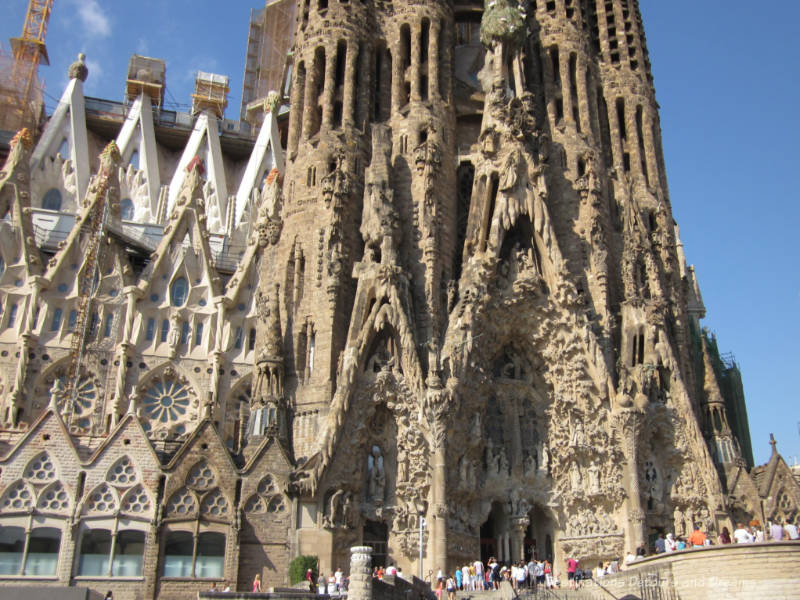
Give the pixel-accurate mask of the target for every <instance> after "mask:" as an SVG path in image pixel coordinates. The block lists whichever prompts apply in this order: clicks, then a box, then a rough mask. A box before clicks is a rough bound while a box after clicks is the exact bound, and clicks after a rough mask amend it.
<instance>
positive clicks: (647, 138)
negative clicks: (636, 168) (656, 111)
mask: <svg viewBox="0 0 800 600" xmlns="http://www.w3.org/2000/svg"><path fill="white" fill-rule="evenodd" d="M654 123H655V116H654V115H653V112H652V110H651V109H650V108H649V107H645V108H644V115H643V116H642V136H643V137H644V139H643V140H642V141H643V143H644V153H645V158H646V160H647V170H648V172H649V174H650V187H652V188H654V189H660V188H661V173H659V170H658V159H657V158H656V153H657V150H656V144H657V141H656V140H654V139H653V127H654Z"/></svg>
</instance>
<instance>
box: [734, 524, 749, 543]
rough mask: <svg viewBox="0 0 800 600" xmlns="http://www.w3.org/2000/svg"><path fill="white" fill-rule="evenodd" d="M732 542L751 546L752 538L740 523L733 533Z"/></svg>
mask: <svg viewBox="0 0 800 600" xmlns="http://www.w3.org/2000/svg"><path fill="white" fill-rule="evenodd" d="M733 541H734V542H735V543H737V544H752V543H753V536H752V535H751V534H750V532H749V531H747V529H746V528H745V526H744V525H743V524H742V523H737V524H736V529H735V530H734V531H733Z"/></svg>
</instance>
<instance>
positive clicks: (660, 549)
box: [656, 533, 667, 554]
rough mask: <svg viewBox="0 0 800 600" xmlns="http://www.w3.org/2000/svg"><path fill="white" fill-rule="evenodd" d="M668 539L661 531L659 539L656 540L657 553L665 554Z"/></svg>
mask: <svg viewBox="0 0 800 600" xmlns="http://www.w3.org/2000/svg"><path fill="white" fill-rule="evenodd" d="M666 544H667V542H666V540H665V539H664V534H663V533H659V534H658V539H657V540H656V554H663V553H664V552H666V548H667V547H666Z"/></svg>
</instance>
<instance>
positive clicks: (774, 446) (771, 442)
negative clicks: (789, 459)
mask: <svg viewBox="0 0 800 600" xmlns="http://www.w3.org/2000/svg"><path fill="white" fill-rule="evenodd" d="M769 445H770V446H772V454H773V455H775V454H777V453H778V442H776V441H775V436H774V435H773V434H771V433H770V434H769Z"/></svg>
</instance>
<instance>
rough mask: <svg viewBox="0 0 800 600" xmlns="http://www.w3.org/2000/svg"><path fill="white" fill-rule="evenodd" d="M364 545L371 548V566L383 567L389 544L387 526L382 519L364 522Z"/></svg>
mask: <svg viewBox="0 0 800 600" xmlns="http://www.w3.org/2000/svg"><path fill="white" fill-rule="evenodd" d="M363 539H364V541H363V544H364V545H365V546H369V547H370V548H372V567H373V568H375V567H385V566H386V565H387V560H386V559H387V558H388V556H387V548H388V545H389V528H388V527H387V526H386V523H384V522H382V521H367V522H366V523H364V538H363Z"/></svg>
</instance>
